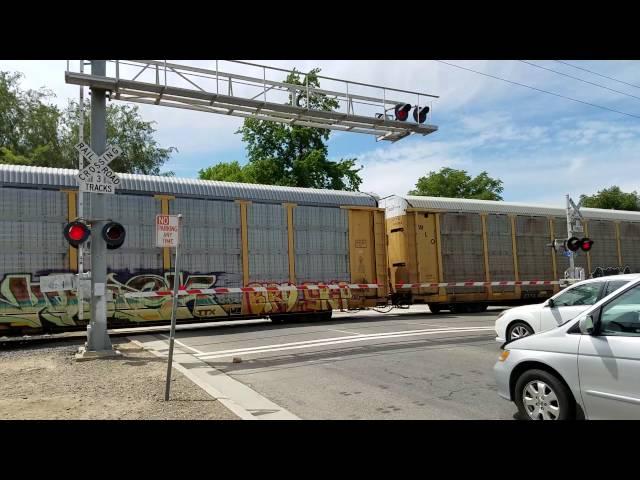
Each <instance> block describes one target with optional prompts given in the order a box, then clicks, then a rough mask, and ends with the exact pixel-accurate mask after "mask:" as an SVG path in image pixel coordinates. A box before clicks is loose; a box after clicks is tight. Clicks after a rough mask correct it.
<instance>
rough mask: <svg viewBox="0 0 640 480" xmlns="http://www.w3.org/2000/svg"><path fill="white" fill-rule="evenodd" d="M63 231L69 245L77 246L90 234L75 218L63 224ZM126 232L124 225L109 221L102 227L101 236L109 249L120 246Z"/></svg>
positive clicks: (87, 228) (86, 226) (87, 227)
mask: <svg viewBox="0 0 640 480" xmlns="http://www.w3.org/2000/svg"><path fill="white" fill-rule="evenodd" d="M63 233H64V238H65V239H66V240H67V242H69V245H71V246H72V247H74V248H78V246H80V245H81V244H83V243H84V242H86V241H87V239H88V238H89V236H91V229H90V228H89V226H88V225H87V224H86V223H84V222H83V221H80V220H75V221H73V222H69V223H67V224H66V225H65V227H64V230H63ZM126 234H127V232H126V231H125V229H124V227H123V226H122V224H120V223H118V222H109V223H107V224H106V225H105V226H104V227H103V228H102V238H103V239H104V241H105V242H106V243H107V248H108V249H109V250H115V249H116V248H120V247H121V246H122V244H123V243H124V239H125V236H126Z"/></svg>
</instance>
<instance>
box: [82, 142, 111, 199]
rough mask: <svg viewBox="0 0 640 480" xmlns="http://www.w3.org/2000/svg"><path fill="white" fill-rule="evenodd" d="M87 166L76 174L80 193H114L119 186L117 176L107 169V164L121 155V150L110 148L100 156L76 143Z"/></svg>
mask: <svg viewBox="0 0 640 480" xmlns="http://www.w3.org/2000/svg"><path fill="white" fill-rule="evenodd" d="M76 150H78V151H79V152H80V153H81V154H82V155H83V156H84V158H86V159H87V161H88V162H89V165H87V166H86V167H85V168H83V169H82V170H81V171H80V172H78V183H79V188H80V191H81V192H91V193H111V194H113V193H115V191H116V187H117V186H118V185H119V184H120V178H119V177H118V174H117V173H116V172H114V171H113V170H111V168H109V163H111V162H112V161H113V160H115V159H116V158H118V157H119V156H120V155H121V154H122V149H121V148H120V147H117V146H113V145H112V146H110V147H109V148H107V150H106V151H105V152H104V153H103V154H102V155H100V156H98V155H96V153H95V152H94V151H93V150H91V147H89V145H87V144H85V143H84V142H78V144H77V145H76Z"/></svg>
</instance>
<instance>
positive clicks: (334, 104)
mask: <svg viewBox="0 0 640 480" xmlns="http://www.w3.org/2000/svg"><path fill="white" fill-rule="evenodd" d="M319 71H320V69H314V70H312V71H311V72H309V74H308V75H307V78H306V79H305V80H304V81H303V79H302V78H301V77H300V74H299V72H297V71H295V70H294V71H293V72H292V73H291V74H289V75H288V76H287V78H286V80H285V82H286V83H289V84H294V85H306V80H308V82H309V86H310V87H319V86H320V81H319V79H318V72H319ZM293 100H294V102H295V103H296V104H298V105H299V106H302V107H306V106H307V104H308V105H309V108H313V109H317V110H324V111H331V110H335V109H336V108H338V101H337V100H336V99H335V98H331V97H328V96H326V95H324V94H312V95H310V98H308V99H307V98H306V94H304V93H303V94H302V95H301V96H300V97H299V98H296V99H293ZM291 101H292V98H291V94H290V95H289V102H291ZM236 133H239V134H241V135H242V140H243V141H244V142H246V149H247V156H248V158H249V163H248V164H247V165H244V166H241V165H240V164H239V163H238V162H229V163H219V164H217V165H214V166H212V167H209V168H206V169H203V170H200V172H199V174H200V178H202V179H207V180H226V181H235V182H246V183H261V184H268V185H285V186H292V187H309V188H329V189H335V190H352V191H357V190H358V188H359V186H360V184H361V183H362V179H361V178H360V175H359V174H358V172H359V171H360V170H361V168H357V167H356V165H355V164H356V159H355V158H348V159H341V160H339V161H335V162H334V161H331V160H329V159H328V148H327V145H326V142H327V141H328V139H329V133H330V131H329V130H327V129H318V128H310V127H302V126H299V125H287V124H282V123H275V122H270V121H263V120H257V119H255V118H247V119H245V121H244V124H243V126H242V127H241V128H240V129H238V131H237V132H236Z"/></svg>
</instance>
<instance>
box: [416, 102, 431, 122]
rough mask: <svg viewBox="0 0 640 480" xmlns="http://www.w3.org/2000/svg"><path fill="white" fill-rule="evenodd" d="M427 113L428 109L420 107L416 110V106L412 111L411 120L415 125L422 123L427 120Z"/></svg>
mask: <svg viewBox="0 0 640 480" xmlns="http://www.w3.org/2000/svg"><path fill="white" fill-rule="evenodd" d="M427 113H429V107H422V108H420V109H418V106H417V105H416V106H415V108H414V109H413V119H414V120H415V121H416V122H417V123H424V122H425V120H426V119H427Z"/></svg>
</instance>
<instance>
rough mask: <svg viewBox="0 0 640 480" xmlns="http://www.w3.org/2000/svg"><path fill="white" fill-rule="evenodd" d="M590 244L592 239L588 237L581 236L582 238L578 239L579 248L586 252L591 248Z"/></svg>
mask: <svg viewBox="0 0 640 480" xmlns="http://www.w3.org/2000/svg"><path fill="white" fill-rule="evenodd" d="M592 246H593V240H591V239H590V238H583V239H582V240H580V248H581V249H582V251H583V252H588V251H589V250H591V247H592Z"/></svg>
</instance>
